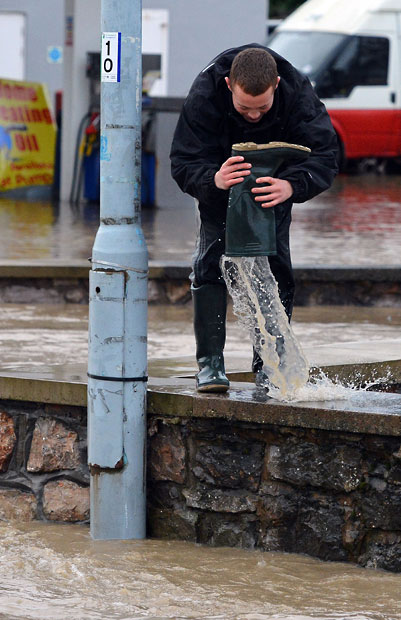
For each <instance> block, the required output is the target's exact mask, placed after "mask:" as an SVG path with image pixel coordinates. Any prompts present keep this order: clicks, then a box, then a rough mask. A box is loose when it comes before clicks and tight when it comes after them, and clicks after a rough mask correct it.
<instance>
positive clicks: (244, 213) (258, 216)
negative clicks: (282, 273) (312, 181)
mask: <svg viewBox="0 0 401 620" xmlns="http://www.w3.org/2000/svg"><path fill="white" fill-rule="evenodd" d="M309 153H310V149H309V148H307V147H306V146H299V145H298V144H288V143H287V142H269V143H268V144H256V143H255V142H241V143H238V144H233V147H232V153H231V155H232V156H234V155H242V156H243V157H244V158H245V161H246V162H247V163H249V164H252V168H251V174H250V175H248V176H246V177H245V178H244V181H243V182H242V183H239V184H238V185H233V186H232V187H231V188H230V193H229V200H228V209H227V224H226V249H225V255H226V256H271V255H274V254H276V221H275V213H274V208H272V209H266V208H264V207H261V206H260V205H259V204H258V203H257V202H255V194H252V192H251V189H252V188H253V187H256V182H255V181H256V179H257V178H258V177H266V176H270V177H274V175H275V173H276V171H277V170H278V168H279V167H280V166H281V164H283V163H284V162H287V163H295V162H296V161H300V160H302V159H305V158H306V157H308V155H309Z"/></svg>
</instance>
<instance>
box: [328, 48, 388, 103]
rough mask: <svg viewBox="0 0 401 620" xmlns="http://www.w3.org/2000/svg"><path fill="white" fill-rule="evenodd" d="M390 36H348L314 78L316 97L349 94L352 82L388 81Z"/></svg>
mask: <svg viewBox="0 0 401 620" xmlns="http://www.w3.org/2000/svg"><path fill="white" fill-rule="evenodd" d="M388 61H389V40H388V39H387V38H386V37H366V36H352V37H348V41H347V43H346V44H345V46H344V47H343V48H342V49H341V51H339V53H338V54H337V56H336V58H335V59H334V60H333V62H332V63H331V64H330V65H329V66H327V68H326V70H325V71H324V72H323V73H322V74H321V75H320V76H319V79H316V92H317V94H318V95H319V97H322V98H333V97H348V96H349V95H350V94H351V92H352V90H353V89H354V88H355V86H384V85H386V84H387V75H388Z"/></svg>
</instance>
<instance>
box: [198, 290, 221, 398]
mask: <svg viewBox="0 0 401 620" xmlns="http://www.w3.org/2000/svg"><path fill="white" fill-rule="evenodd" d="M191 291H192V299H193V305H194V330H195V339H196V359H197V362H198V366H199V372H198V374H197V375H196V389H197V391H198V392H226V391H227V390H228V388H229V386H230V382H229V380H228V379H227V377H226V373H225V369H224V357H223V349H224V345H225V341H226V311H227V291H226V288H225V287H224V286H221V285H219V284H204V285H203V286H199V287H197V288H196V287H194V286H192V287H191Z"/></svg>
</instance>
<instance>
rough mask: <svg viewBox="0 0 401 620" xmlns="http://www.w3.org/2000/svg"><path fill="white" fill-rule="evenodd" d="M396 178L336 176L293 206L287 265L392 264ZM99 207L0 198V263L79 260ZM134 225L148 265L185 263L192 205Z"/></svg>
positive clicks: (400, 240) (400, 184)
mask: <svg viewBox="0 0 401 620" xmlns="http://www.w3.org/2000/svg"><path fill="white" fill-rule="evenodd" d="M400 197H401V176H400V175H393V176H391V175H387V176H386V175H376V174H360V175H357V176H350V175H340V176H339V177H337V178H336V179H335V181H334V184H333V187H332V188H330V189H329V190H328V191H327V192H325V193H324V194H322V195H321V196H317V197H316V198H314V199H313V200H311V201H309V202H307V203H305V204H301V205H295V207H294V210H293V224H292V227H291V247H292V253H293V262H294V264H295V265H299V264H313V265H319V264H326V265H386V264H387V265H399V264H400V262H401V252H400V247H401V205H400V200H401V199H400ZM98 224H99V207H98V206H97V205H91V204H88V205H81V206H80V207H78V208H75V207H74V208H71V207H70V205H69V204H67V203H64V204H61V205H56V206H53V205H52V204H51V203H50V202H37V203H27V202H23V201H12V200H7V199H4V198H2V199H1V200H0V259H1V258H7V259H13V258H65V259H68V258H87V257H88V256H90V255H91V252H92V245H93V239H94V236H95V234H96V231H97V228H98ZM142 226H143V230H144V234H145V237H146V240H147V243H148V248H149V256H150V258H151V259H153V260H161V261H173V262H175V263H176V262H177V261H178V262H184V263H187V264H189V262H190V260H191V255H192V252H193V249H194V241H195V234H196V220H195V207H192V206H191V207H188V208H185V209H183V208H177V209H174V208H167V207H166V208H160V209H158V208H155V209H144V210H143V212H142Z"/></svg>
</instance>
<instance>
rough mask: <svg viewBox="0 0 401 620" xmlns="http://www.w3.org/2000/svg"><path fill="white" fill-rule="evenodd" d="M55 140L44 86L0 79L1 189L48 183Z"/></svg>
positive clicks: (50, 180)
mask: <svg viewBox="0 0 401 620" xmlns="http://www.w3.org/2000/svg"><path fill="white" fill-rule="evenodd" d="M55 142H56V124H55V122H54V119H53V115H52V113H51V111H50V107H49V100H48V95H47V91H46V88H45V86H44V85H43V84H37V83H34V82H17V81H14V80H3V79H0V191H7V190H10V189H16V188H22V187H30V186H32V185H51V184H52V182H53V170H54V152H55Z"/></svg>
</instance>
